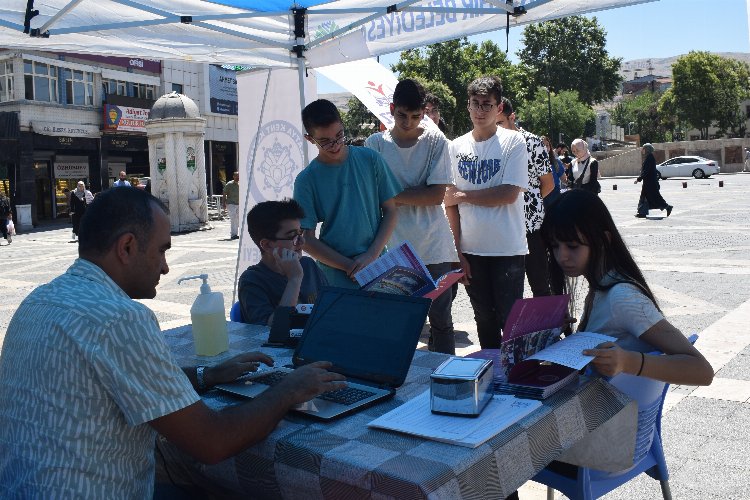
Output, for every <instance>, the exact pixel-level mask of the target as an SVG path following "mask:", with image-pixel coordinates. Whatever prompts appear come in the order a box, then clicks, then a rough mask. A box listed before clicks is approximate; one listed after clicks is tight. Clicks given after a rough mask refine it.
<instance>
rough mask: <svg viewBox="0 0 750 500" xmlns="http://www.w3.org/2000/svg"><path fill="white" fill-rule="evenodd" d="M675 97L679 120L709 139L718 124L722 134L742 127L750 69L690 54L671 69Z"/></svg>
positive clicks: (703, 54)
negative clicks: (741, 103)
mask: <svg viewBox="0 0 750 500" xmlns="http://www.w3.org/2000/svg"><path fill="white" fill-rule="evenodd" d="M672 81H673V87H672V93H673V95H674V110H675V113H676V115H677V118H678V119H679V120H681V121H685V122H687V123H689V124H690V125H691V126H692V127H695V128H697V129H698V130H700V133H701V139H708V128H709V127H710V126H711V125H712V124H713V123H715V124H716V125H717V126H718V127H719V129H720V130H721V132H722V133H726V132H727V131H728V130H732V132H733V133H735V134H736V133H738V129H739V128H741V127H742V124H741V121H740V119H741V115H740V114H739V113H738V111H739V110H738V108H739V105H740V102H742V101H743V100H744V99H747V98H748V97H749V96H750V69H749V68H748V65H747V64H746V63H743V62H739V61H736V60H734V59H728V58H725V57H721V56H719V55H716V54H711V53H709V52H696V51H694V52H690V53H689V54H687V55H684V56H682V57H680V58H679V59H677V61H676V62H675V64H674V65H673V66H672Z"/></svg>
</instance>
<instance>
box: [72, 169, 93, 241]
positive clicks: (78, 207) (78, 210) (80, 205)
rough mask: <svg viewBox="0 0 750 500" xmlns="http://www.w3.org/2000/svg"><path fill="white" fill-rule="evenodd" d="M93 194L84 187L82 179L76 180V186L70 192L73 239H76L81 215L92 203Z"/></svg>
mask: <svg viewBox="0 0 750 500" xmlns="http://www.w3.org/2000/svg"><path fill="white" fill-rule="evenodd" d="M93 201H94V195H93V194H91V191H89V190H88V189H86V184H84V183H83V181H78V184H77V185H76V188H75V189H74V190H73V191H71V192H70V216H71V218H72V219H73V236H72V238H73V241H76V240H77V239H78V229H79V228H80V227H81V217H83V214H84V213H86V207H87V206H88V205H90V204H91V203H93Z"/></svg>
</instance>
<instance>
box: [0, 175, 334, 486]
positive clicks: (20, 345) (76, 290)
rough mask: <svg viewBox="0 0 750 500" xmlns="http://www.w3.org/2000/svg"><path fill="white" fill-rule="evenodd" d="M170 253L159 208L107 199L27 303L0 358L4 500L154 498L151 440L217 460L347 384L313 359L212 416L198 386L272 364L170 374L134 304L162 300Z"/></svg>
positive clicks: (120, 194)
mask: <svg viewBox="0 0 750 500" xmlns="http://www.w3.org/2000/svg"><path fill="white" fill-rule="evenodd" d="M169 248H170V224H169V218H168V215H167V210H166V208H165V207H164V205H162V204H161V203H160V202H159V201H158V200H157V199H156V198H154V197H153V196H151V195H150V194H148V193H145V192H143V191H141V190H139V189H111V190H108V191H106V192H105V193H102V194H101V195H99V196H98V197H97V198H96V199H95V201H94V202H93V203H92V204H91V205H90V206H89V208H88V209H87V211H86V214H85V216H84V217H83V220H82V221H81V230H80V234H79V247H78V251H79V258H78V259H77V260H76V261H75V262H74V263H73V265H71V266H70V268H68V270H67V271H66V272H65V274H63V275H62V276H59V277H58V278H56V279H54V280H53V281H51V282H50V283H48V284H46V285H42V286H40V287H39V288H37V289H36V290H34V291H33V292H32V293H31V294H30V295H29V296H28V297H27V298H26V299H24V301H23V302H22V303H21V305H20V306H19V308H18V310H17V311H16V313H15V314H14V315H13V318H12V320H11V322H10V325H9V326H8V331H7V334H6V337H5V343H4V346H3V351H2V355H1V356H0V450H2V453H0V498H41V497H44V498H151V497H152V495H153V486H154V446H155V437H156V433H157V432H159V433H160V434H162V435H163V436H164V437H166V438H167V439H169V440H170V441H172V442H173V443H175V444H176V445H178V446H179V447H180V448H182V449H183V450H185V451H186V452H188V453H190V454H191V455H193V456H194V457H196V458H197V459H198V460H201V461H203V462H206V463H215V462H219V461H221V460H223V459H225V458H227V457H229V456H231V455H233V454H235V453H237V452H239V451H240V450H242V449H243V448H246V447H247V446H249V445H251V444H253V443H256V442H258V441H260V440H262V439H263V438H265V436H266V435H267V434H268V433H270V432H271V431H272V430H273V429H274V427H275V426H276V424H277V423H278V422H279V420H280V419H281V418H282V417H283V416H284V414H285V413H286V412H287V410H288V409H289V408H290V407H291V406H293V405H295V404H297V403H300V402H303V401H307V400H309V399H311V398H312V397H314V396H316V395H318V394H320V393H322V392H324V391H327V390H333V389H338V388H341V387H343V386H344V384H343V383H342V382H341V380H342V379H343V377H342V376H340V375H338V374H335V373H332V372H328V371H327V370H326V368H328V365H327V364H326V363H318V364H313V365H314V366H313V365H308V366H309V368H308V367H303V368H302V369H300V370H296V371H295V373H294V374H293V379H292V380H290V379H289V377H287V379H286V380H285V381H284V382H282V384H283V385H284V387H280V386H281V384H280V385H279V386H276V388H273V389H271V390H269V391H266V392H265V393H264V394H263V395H262V396H260V397H259V398H257V399H255V400H253V401H251V402H249V403H245V404H243V405H240V406H236V407H233V408H229V409H227V410H224V411H221V412H217V411H213V410H211V409H209V408H208V407H207V406H206V405H205V404H204V403H203V402H202V401H201V399H200V397H199V396H198V394H197V392H196V390H204V389H207V388H209V387H210V386H212V385H214V384H217V383H221V382H227V381H230V380H233V379H235V378H236V377H237V376H239V375H241V374H242V373H245V372H247V371H250V370H254V369H255V368H256V367H257V364H258V362H263V363H266V364H270V363H272V360H271V358H269V357H268V356H266V355H264V354H261V353H248V354H243V355H240V356H237V357H235V358H233V359H231V360H229V361H227V362H225V363H222V364H220V365H217V366H215V367H198V368H196V367H192V368H185V369H180V368H179V367H177V366H176V365H175V363H174V361H173V359H172V356H171V354H170V352H169V349H168V347H167V346H166V344H165V343H164V340H163V337H162V334H161V331H160V329H159V324H158V322H157V320H156V316H155V315H154V313H153V312H152V311H151V310H149V309H148V308H147V307H146V306H144V305H143V304H141V303H139V302H136V301H135V300H132V299H144V298H153V297H154V296H155V295H156V285H157V284H158V282H159V278H160V276H161V275H162V274H166V273H167V272H168V271H169V267H168V266H167V262H166V251H167V250H168V249H169Z"/></svg>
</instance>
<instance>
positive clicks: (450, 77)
mask: <svg viewBox="0 0 750 500" xmlns="http://www.w3.org/2000/svg"><path fill="white" fill-rule="evenodd" d="M391 69H392V70H393V71H396V72H397V73H398V74H399V77H400V78H417V77H421V78H424V79H425V80H427V81H428V82H429V81H431V82H440V83H442V84H444V85H445V86H446V87H447V88H448V89H449V90H450V93H451V95H452V96H453V99H455V103H456V105H455V112H453V113H450V112H446V113H442V114H443V117H444V118H445V121H446V123H448V126H449V127H450V128H451V130H452V131H453V132H454V133H455V134H456V135H461V134H463V133H465V132H467V131H469V130H471V121H470V120H469V113H468V110H467V109H466V104H465V103H466V102H467V96H466V87H467V86H468V85H469V83H471V81H472V80H474V79H475V78H478V77H480V76H482V75H487V74H493V75H498V76H500V78H502V80H503V86H504V87H505V90H504V93H505V94H508V96H509V97H510V98H511V99H514V98H515V92H514V88H515V83H516V82H517V77H516V74H515V69H514V67H513V65H512V64H511V63H510V61H509V60H508V58H507V56H506V55H505V52H504V51H503V50H502V49H501V48H500V47H499V46H498V45H496V44H495V43H493V42H491V41H484V42H482V43H481V44H476V43H469V42H468V41H467V40H466V38H463V39H459V40H450V41H448V42H441V43H436V44H433V45H428V46H427V47H424V48H417V49H410V50H405V51H403V52H401V58H400V59H399V61H398V62H397V63H396V64H394V65H393V66H392V67H391Z"/></svg>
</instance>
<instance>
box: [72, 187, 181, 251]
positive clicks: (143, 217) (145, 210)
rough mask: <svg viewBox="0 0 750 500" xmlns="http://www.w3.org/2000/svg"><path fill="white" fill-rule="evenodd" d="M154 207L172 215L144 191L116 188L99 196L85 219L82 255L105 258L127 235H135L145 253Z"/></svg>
mask: <svg viewBox="0 0 750 500" xmlns="http://www.w3.org/2000/svg"><path fill="white" fill-rule="evenodd" d="M154 208H158V209H161V210H162V211H163V212H164V213H165V214H168V213H169V210H168V209H167V207H166V206H165V205H164V203H162V202H161V201H159V199H158V198H155V197H154V196H152V195H150V194H149V193H147V192H145V191H144V190H142V189H137V188H128V187H119V188H118V187H116V188H110V189H107V190H106V191H104V192H102V193H99V194H98V195H97V196H96V197H95V198H94V201H93V202H91V205H89V206H88V208H86V213H84V215H83V218H82V219H81V229H80V231H79V232H78V254H79V255H80V256H82V257H84V256H102V255H104V254H106V253H107V251H108V250H109V249H110V248H111V247H112V245H113V244H114V243H115V241H117V239H118V238H119V237H120V236H122V235H123V234H126V233H133V235H134V236H135V239H136V241H137V242H138V246H139V248H140V249H141V250H142V251H145V249H146V247H147V246H148V243H149V241H150V237H151V229H152V227H153V225H154V215H153V213H152V210H153V209H154Z"/></svg>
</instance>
